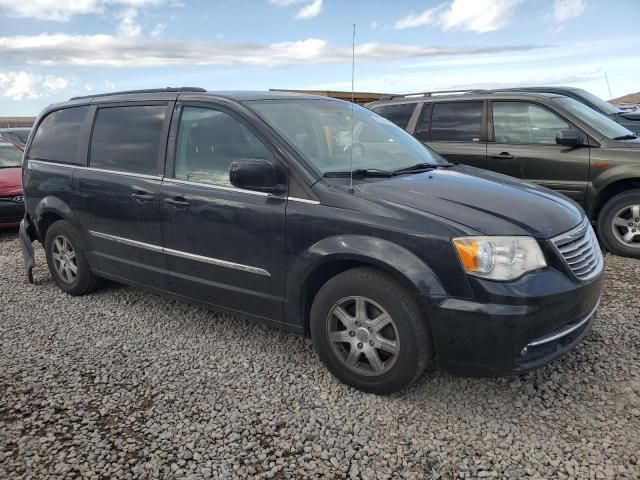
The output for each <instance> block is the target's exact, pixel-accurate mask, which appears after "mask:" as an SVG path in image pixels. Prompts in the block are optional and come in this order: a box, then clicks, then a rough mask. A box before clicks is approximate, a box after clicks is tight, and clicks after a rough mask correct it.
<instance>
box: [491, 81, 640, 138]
mask: <svg viewBox="0 0 640 480" xmlns="http://www.w3.org/2000/svg"><path fill="white" fill-rule="evenodd" d="M497 91H503V92H509V91H511V92H513V91H526V92H547V93H555V94H557V95H565V96H567V97H571V98H575V99H576V100H578V101H579V102H581V103H584V104H585V105H586V106H588V107H591V108H593V109H594V110H596V111H598V112H600V113H601V114H603V115H606V116H607V117H609V118H610V119H611V120H613V121H614V122H616V123H619V124H620V125H622V126H623V127H624V128H626V129H627V130H631V131H632V132H633V133H634V134H636V135H640V113H637V112H625V111H624V110H621V109H620V108H618V107H616V106H615V105H612V104H611V103H609V102H607V101H605V100H603V99H601V98H600V97H597V96H596V95H594V94H593V93H590V92H587V91H586V90H584V89H582V88H575V87H524V88H505V89H500V90H497Z"/></svg>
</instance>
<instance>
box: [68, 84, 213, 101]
mask: <svg viewBox="0 0 640 480" xmlns="http://www.w3.org/2000/svg"><path fill="white" fill-rule="evenodd" d="M206 91H207V90H206V89H204V88H200V87H166V88H147V89H144V90H123V91H121V92H109V93H96V94H95V95H84V96H80V97H71V98H70V99H69V100H80V99H83V98H96V97H110V96H112V95H129V94H135V93H167V92H169V93H172V92H206Z"/></svg>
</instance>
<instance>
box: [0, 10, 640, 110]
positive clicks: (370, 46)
mask: <svg viewBox="0 0 640 480" xmlns="http://www.w3.org/2000/svg"><path fill="white" fill-rule="evenodd" d="M639 14H640V0H608V1H603V0H432V1H427V0H412V1H408V0H407V1H393V2H391V1H377V0H368V1H359V0H350V1H348V0H236V1H231V0H210V1H205V0H0V116H3V115H30V114H36V113H38V112H39V111H40V110H41V109H42V108H43V107H44V106H46V105H47V104H49V103H52V102H56V101H60V100H64V99H67V98H68V97H70V96H74V95H82V94H89V93H98V92H104V91H110V90H126V89H135V88H150V87H156V86H159V87H164V86H182V85H188V86H201V87H204V88H207V89H209V90H229V89H251V90H265V89H269V88H295V89H307V88H309V89H333V90H349V89H350V85H351V58H350V57H351V34H352V24H353V23H356V24H357V37H356V64H357V66H356V81H355V87H356V90H360V91H375V92H389V93H390V92H411V91H423V90H430V89H448V88H468V87H496V86H519V85H525V84H533V85H540V84H549V85H550V84H557V85H559V84H562V85H575V86H579V87H582V88H586V89H588V90H590V91H592V92H593V93H595V94H596V95H599V96H601V97H603V98H608V97H609V93H608V89H607V84H606V81H605V77H604V73H605V72H606V73H607V74H608V77H609V82H610V84H611V91H612V94H613V96H614V97H617V96H620V95H623V94H626V93H631V92H637V91H640V29H639V28H638V20H637V18H640V15H639Z"/></svg>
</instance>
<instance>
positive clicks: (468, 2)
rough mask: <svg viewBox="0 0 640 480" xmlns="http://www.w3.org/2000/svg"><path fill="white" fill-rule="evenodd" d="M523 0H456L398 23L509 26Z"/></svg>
mask: <svg viewBox="0 0 640 480" xmlns="http://www.w3.org/2000/svg"><path fill="white" fill-rule="evenodd" d="M520 2H521V0H453V1H451V2H450V3H441V4H440V5H437V6H435V7H433V8H430V9H427V10H425V11H424V12H422V13H419V14H413V13H411V14H409V15H407V16H406V17H403V18H401V19H400V20H398V21H397V22H396V23H395V24H394V28H395V29H397V30H402V29H405V28H415V27H422V26H431V25H438V26H440V28H442V30H445V31H447V30H468V31H472V32H478V33H485V32H493V31H495V30H500V29H502V28H505V27H506V26H507V25H509V23H510V22H511V18H512V17H513V12H514V10H515V8H516V6H517V5H518V3H520Z"/></svg>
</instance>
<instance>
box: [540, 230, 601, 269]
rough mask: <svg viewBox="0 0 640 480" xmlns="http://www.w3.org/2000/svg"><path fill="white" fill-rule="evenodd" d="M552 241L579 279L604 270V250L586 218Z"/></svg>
mask: <svg viewBox="0 0 640 480" xmlns="http://www.w3.org/2000/svg"><path fill="white" fill-rule="evenodd" d="M551 241H552V242H553V244H554V245H555V246H556V248H557V249H558V251H559V252H560V255H562V258H563V259H564V261H565V262H566V264H567V265H568V266H569V268H570V269H571V271H572V272H573V274H574V275H575V276H576V277H577V278H578V279H579V280H582V281H586V280H590V279H592V278H594V277H595V276H597V275H598V274H600V272H601V271H602V267H603V260H602V252H601V251H600V246H599V245H598V239H597V238H596V234H595V232H594V231H593V228H592V227H591V225H590V224H589V221H588V220H587V219H586V218H585V219H584V220H583V222H582V223H581V224H580V225H578V226H577V227H576V228H574V229H573V230H571V231H569V232H567V233H563V234H562V235H559V236H557V237H555V238H553V239H551Z"/></svg>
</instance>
